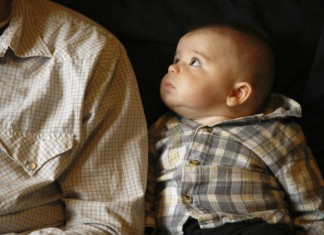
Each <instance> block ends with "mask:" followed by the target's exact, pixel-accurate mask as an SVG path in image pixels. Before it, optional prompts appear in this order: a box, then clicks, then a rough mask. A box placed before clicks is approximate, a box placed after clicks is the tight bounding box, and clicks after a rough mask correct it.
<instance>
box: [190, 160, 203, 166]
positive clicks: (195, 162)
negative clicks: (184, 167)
mask: <svg viewBox="0 0 324 235" xmlns="http://www.w3.org/2000/svg"><path fill="white" fill-rule="evenodd" d="M189 165H191V166H199V165H200V161H198V160H193V159H191V160H189Z"/></svg>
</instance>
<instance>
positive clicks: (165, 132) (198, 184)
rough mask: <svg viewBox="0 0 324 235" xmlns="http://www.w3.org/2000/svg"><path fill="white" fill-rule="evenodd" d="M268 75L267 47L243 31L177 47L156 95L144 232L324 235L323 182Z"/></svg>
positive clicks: (196, 36) (220, 30)
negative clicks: (160, 109) (158, 106)
mask: <svg viewBox="0 0 324 235" xmlns="http://www.w3.org/2000/svg"><path fill="white" fill-rule="evenodd" d="M274 73H275V62H274V56H273V54H272V51H271V49H270V48H269V46H268V45H267V44H266V42H265V41H264V40H263V39H262V38H261V37H260V36H259V35H257V34H255V33H254V32H252V31H250V30H247V29H244V28H242V27H237V26H234V25H225V24H218V25H208V26H203V27H199V28H196V29H194V30H192V31H190V32H188V33H187V34H185V35H184V36H183V37H182V38H181V39H180V41H179V43H178V46H177V50H176V53H175V58H174V63H173V64H172V65H170V66H169V69H168V73H167V74H166V75H165V76H164V78H163V79H162V82H161V88H160V93H161V98H162V100H163V102H164V103H165V105H166V106H167V107H168V108H169V109H170V112H168V113H166V114H165V115H163V116H162V117H161V118H160V119H159V120H158V121H157V122H156V123H154V124H153V126H152V127H151V128H150V138H149V140H150V158H149V177H148V179H149V181H148V188H147V194H146V228H147V230H146V231H147V233H152V232H153V233H157V234H162V235H167V234H185V235H196V234H204V235H209V234H215V235H223V234H228V235H240V234H242V235H243V234H244V235H252V234H253V235H256V234H262V235H268V234H269V235H274V234H275V235H288V234H289V235H291V234H296V232H301V234H305V233H306V234H318V235H320V234H324V222H323V219H324V210H323V189H324V182H323V179H322V176H321V173H320V171H319V169H318V167H317V165H316V162H315V160H314V157H313V155H312V153H311V151H310V149H309V148H308V147H307V145H306V142H305V138H304V134H303V132H302V130H301V127H300V126H299V125H298V124H296V123H295V122H294V121H293V118H295V117H300V116H301V108H300V105H299V104H298V103H297V102H295V101H294V100H292V99H289V98H287V97H285V96H283V95H279V94H276V93H271V88H272V84H273V80H274Z"/></svg>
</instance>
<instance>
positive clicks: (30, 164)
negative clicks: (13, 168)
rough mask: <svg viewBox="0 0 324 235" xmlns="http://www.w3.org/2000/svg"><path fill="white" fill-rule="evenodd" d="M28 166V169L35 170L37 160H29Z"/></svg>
mask: <svg viewBox="0 0 324 235" xmlns="http://www.w3.org/2000/svg"><path fill="white" fill-rule="evenodd" d="M26 167H27V169H28V170H30V171H34V170H36V168H37V164H36V163H35V162H28V163H27V164H26Z"/></svg>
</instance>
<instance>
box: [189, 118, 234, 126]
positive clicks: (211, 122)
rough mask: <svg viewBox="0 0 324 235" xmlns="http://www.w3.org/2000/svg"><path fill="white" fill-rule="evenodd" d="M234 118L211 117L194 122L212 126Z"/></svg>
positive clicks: (196, 119)
mask: <svg viewBox="0 0 324 235" xmlns="http://www.w3.org/2000/svg"><path fill="white" fill-rule="evenodd" d="M234 118H235V117H229V116H210V117H199V118H195V119H192V120H193V121H195V122H197V123H199V124H202V125H209V126H212V125H214V124H216V123H219V122H223V121H226V120H229V119H234Z"/></svg>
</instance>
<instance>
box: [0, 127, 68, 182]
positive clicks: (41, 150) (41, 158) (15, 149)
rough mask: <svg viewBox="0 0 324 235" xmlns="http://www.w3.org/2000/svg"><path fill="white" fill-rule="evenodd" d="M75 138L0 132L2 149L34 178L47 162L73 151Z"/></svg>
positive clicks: (61, 135)
mask: <svg viewBox="0 0 324 235" xmlns="http://www.w3.org/2000/svg"><path fill="white" fill-rule="evenodd" d="M72 145H73V138H72V136H71V135H69V134H62V133H59V134H58V133H41V134H40V133H26V132H17V131H11V130H10V131H7V130H0V149H1V151H2V153H3V154H5V155H6V156H7V157H9V158H11V160H13V161H14V162H15V163H16V164H18V165H19V166H20V167H22V169H23V170H24V171H25V172H26V173H27V174H29V175H30V176H33V175H34V174H35V173H36V172H37V171H38V170H39V169H41V168H42V167H43V166H44V165H45V163H46V162H48V161H49V160H51V159H52V158H54V157H56V156H58V155H60V154H62V153H64V152H67V151H69V150H71V149H72Z"/></svg>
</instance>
